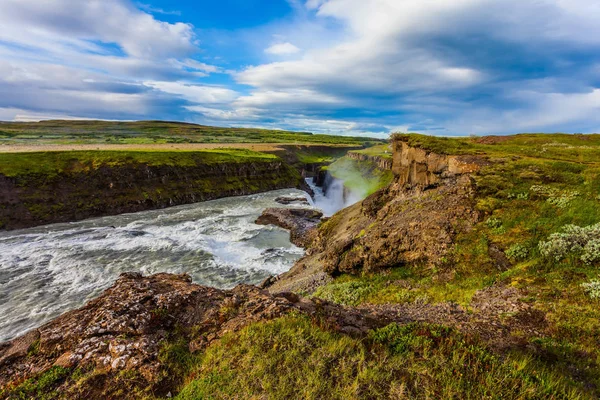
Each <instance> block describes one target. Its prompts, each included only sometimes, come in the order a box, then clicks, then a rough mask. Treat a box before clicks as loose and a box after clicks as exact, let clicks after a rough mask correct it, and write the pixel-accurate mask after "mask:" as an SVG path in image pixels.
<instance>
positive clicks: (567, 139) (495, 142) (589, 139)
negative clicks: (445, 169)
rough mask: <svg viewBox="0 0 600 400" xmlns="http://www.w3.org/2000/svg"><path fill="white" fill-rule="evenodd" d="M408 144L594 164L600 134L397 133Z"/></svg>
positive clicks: (599, 154)
mask: <svg viewBox="0 0 600 400" xmlns="http://www.w3.org/2000/svg"><path fill="white" fill-rule="evenodd" d="M394 137H395V138H400V139H402V140H405V141H406V142H407V143H408V144H409V145H410V146H411V147H420V148H423V149H426V150H431V151H432V152H434V153H438V154H456V155H459V154H464V155H466V154H471V155H474V154H485V155H489V156H494V157H503V156H524V157H534V158H544V159H553V160H564V161H569V162H580V163H595V162H598V160H600V134H595V135H569V134H561V133H557V134H551V135H549V134H541V133H524V134H520V135H513V136H487V137H469V138H466V137H465V138H444V137H436V136H426V135H419V134H416V133H411V134H396V135H394Z"/></svg>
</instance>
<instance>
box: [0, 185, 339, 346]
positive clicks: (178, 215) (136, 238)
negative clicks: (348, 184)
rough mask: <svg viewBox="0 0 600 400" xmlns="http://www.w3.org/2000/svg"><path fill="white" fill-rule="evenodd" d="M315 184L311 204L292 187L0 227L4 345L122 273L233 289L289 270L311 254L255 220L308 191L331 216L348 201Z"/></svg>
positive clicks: (286, 235) (90, 296)
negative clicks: (172, 276) (163, 275)
mask: <svg viewBox="0 0 600 400" xmlns="http://www.w3.org/2000/svg"><path fill="white" fill-rule="evenodd" d="M307 181H308V182H309V183H311V182H310V181H309V180H307ZM311 186H312V188H313V190H314V191H315V200H314V203H313V201H312V199H310V197H309V196H308V195H307V194H306V193H305V192H302V191H300V190H296V189H286V190H277V191H272V192H267V193H261V194H256V195H251V196H243V197H230V198H224V199H219V200H214V201H208V202H204V203H196V204H191V205H185V206H179V207H173V208H168V209H164V210H153V211H144V212H139V213H134V214H123V215H117V216H110V217H103V218H94V219H89V220H85V221H80V222H73V223H66V224H55V225H47V226H42V227H37V228H30V229H24V230H19V231H10V232H0V342H2V341H5V340H9V339H11V338H14V337H16V336H19V335H21V334H23V333H25V332H26V331H28V330H29V329H32V328H35V327H38V326H40V325H42V324H44V323H45V322H48V321H50V320H52V319H53V318H56V317H57V316H59V315H61V314H63V313H64V312H67V311H70V310H73V309H75V308H77V307H80V306H82V305H83V304H85V303H86V302H87V301H89V300H91V299H93V298H94V297H97V296H98V295H99V294H100V293H101V292H102V291H103V290H105V289H106V288H108V287H109V286H111V285H112V284H113V283H114V281H115V279H116V278H117V277H118V276H119V275H120V274H121V273H123V272H132V271H138V272H141V273H142V274H144V275H149V274H154V273H158V272H169V273H177V274H181V273H187V274H189V275H191V277H192V279H193V281H194V282H195V283H199V284H202V285H209V286H214V287H217V288H223V289H227V288H231V287H234V286H235V285H237V284H240V283H248V284H257V283H259V282H261V281H262V280H264V279H265V278H267V277H268V276H270V275H276V274H280V273H283V272H285V271H287V270H289V269H290V268H291V267H292V265H293V264H294V263H295V262H296V261H297V260H298V259H299V258H300V257H302V255H303V254H304V251H303V250H302V249H300V248H298V247H296V246H294V245H293V244H292V243H290V241H289V233H288V232H287V231H285V230H283V229H280V228H278V227H275V226H260V225H256V224H254V221H255V220H256V218H258V216H259V215H260V214H261V213H262V212H263V211H264V209H266V208H267V207H286V206H282V205H281V204H278V203H276V202H275V199H276V198H277V197H279V196H296V197H297V196H304V197H305V198H307V199H309V201H310V202H311V206H316V207H317V208H320V209H322V210H323V211H324V213H325V215H332V214H333V213H335V212H336V211H338V210H339V209H341V208H342V207H343V206H344V204H343V202H341V201H340V200H339V199H338V197H340V194H339V193H336V192H335V191H330V193H328V196H323V193H322V191H321V190H320V189H319V188H316V187H314V185H312V183H311ZM287 207H298V205H297V204H292V205H290V206H287Z"/></svg>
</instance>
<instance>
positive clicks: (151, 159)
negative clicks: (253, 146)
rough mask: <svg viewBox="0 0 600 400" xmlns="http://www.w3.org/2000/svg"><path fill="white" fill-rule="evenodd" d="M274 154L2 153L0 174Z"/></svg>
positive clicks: (230, 160) (265, 158) (238, 151)
mask: <svg viewBox="0 0 600 400" xmlns="http://www.w3.org/2000/svg"><path fill="white" fill-rule="evenodd" d="M278 159H279V158H278V157H277V156H275V155H273V154H266V153H259V152H255V151H250V150H242V149H216V150H202V151H194V152H192V151H176V152H171V151H61V152H40V153H0V174H3V175H5V176H19V175H21V176H22V175H32V174H39V175H46V176H52V175H56V174H59V173H62V172H87V171H90V170H95V169H98V168H99V167H101V166H108V167H115V166H122V165H127V164H144V165H148V166H174V167H191V166H196V165H214V164H220V163H247V162H271V161H276V160H278Z"/></svg>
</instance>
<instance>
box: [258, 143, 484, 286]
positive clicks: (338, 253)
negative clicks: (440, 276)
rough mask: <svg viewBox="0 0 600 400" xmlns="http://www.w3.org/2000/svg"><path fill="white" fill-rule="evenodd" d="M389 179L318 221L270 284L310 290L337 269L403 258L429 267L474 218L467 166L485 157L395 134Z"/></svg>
mask: <svg viewBox="0 0 600 400" xmlns="http://www.w3.org/2000/svg"><path fill="white" fill-rule="evenodd" d="M392 146H393V158H392V166H391V168H392V171H393V173H394V176H395V179H394V181H393V183H392V184H391V185H389V186H387V187H385V188H384V189H382V190H379V191H378V192H376V193H374V194H373V195H371V196H369V197H368V198H367V199H365V200H364V201H363V202H361V203H358V204H355V205H354V206H351V207H348V208H346V209H344V210H342V211H340V212H338V213H337V214H335V215H334V216H333V217H332V218H331V219H330V220H328V221H327V222H325V223H323V224H322V225H321V226H320V227H319V229H318V233H317V235H316V239H315V240H314V241H313V242H312V244H311V245H310V246H309V247H308V248H307V255H306V256H305V257H304V258H303V259H301V260H300V261H298V263H297V264H296V265H295V266H294V267H293V268H292V269H291V270H290V271H289V272H287V273H285V274H283V275H281V276H280V277H279V278H278V280H277V281H276V282H275V283H274V284H273V285H272V286H271V287H270V288H269V290H271V291H273V292H278V291H299V292H312V291H314V290H315V288H317V287H319V286H321V285H323V284H325V283H327V282H329V281H330V280H331V277H332V276H335V275H339V274H340V273H358V272H373V271H378V270H381V269H384V268H394V267H399V266H402V265H405V264H422V265H423V267H429V268H432V267H434V266H436V265H438V264H440V263H442V262H444V260H445V256H446V254H447V252H448V249H449V248H450V246H451V245H452V243H453V238H454V237H455V236H456V234H457V233H459V232H461V231H465V230H469V229H470V228H471V227H472V226H473V225H474V224H475V223H476V222H477V221H478V220H479V214H478V212H477V211H476V210H475V207H474V190H473V185H472V180H471V177H470V174H472V173H474V172H477V171H478V170H479V169H480V168H481V167H482V166H483V165H486V164H487V163H488V161H487V160H486V159H485V158H484V157H477V156H455V155H445V154H437V153H434V152H431V151H427V150H424V149H420V148H415V147H411V146H409V145H408V144H407V142H406V141H405V140H403V138H402V137H396V138H395V139H394V140H393V142H392Z"/></svg>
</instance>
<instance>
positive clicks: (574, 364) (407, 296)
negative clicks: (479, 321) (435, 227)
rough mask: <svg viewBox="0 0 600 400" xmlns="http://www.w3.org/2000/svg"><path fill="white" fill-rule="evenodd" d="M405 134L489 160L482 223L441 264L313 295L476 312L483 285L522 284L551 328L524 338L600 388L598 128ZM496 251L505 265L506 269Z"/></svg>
mask: <svg viewBox="0 0 600 400" xmlns="http://www.w3.org/2000/svg"><path fill="white" fill-rule="evenodd" d="M402 136H403V138H404V139H405V140H408V142H409V143H410V144H411V145H413V146H418V147H422V148H426V149H430V150H432V151H435V152H439V153H447V154H479V155H481V156H483V157H485V158H486V159H487V160H488V164H487V165H485V166H484V167H483V168H482V169H481V171H480V172H479V173H477V174H475V175H474V184H475V190H476V192H475V203H476V209H477V210H478V212H479V213H480V223H478V224H477V225H476V226H475V228H474V229H473V230H471V231H469V232H465V233H462V234H460V235H459V236H458V237H457V238H456V239H455V241H454V246H453V247H452V248H451V249H450V252H449V254H448V255H447V257H446V258H445V259H444V262H442V263H440V265H438V266H436V267H435V268H424V267H423V266H422V265H406V266H403V267H393V266H391V269H390V270H389V271H387V272H385V273H378V274H364V275H362V276H347V275H345V276H340V277H337V278H336V279H335V280H334V281H333V282H332V283H330V284H328V285H326V286H324V287H321V288H319V289H318V290H317V292H316V293H315V294H314V296H316V297H322V298H325V299H328V300H331V301H335V302H338V303H341V304H349V305H360V304H384V303H414V302H417V303H418V302H426V303H431V304H435V303H440V302H456V303H458V304H461V305H462V306H464V307H466V308H467V309H468V308H469V307H470V305H471V300H472V297H473V295H474V294H475V293H476V292H477V291H478V290H482V289H485V288H488V287H490V286H492V285H502V286H506V287H514V288H517V289H519V290H520V291H521V293H524V294H525V296H524V297H523V298H522V299H521V301H527V302H528V303H529V304H531V305H532V306H533V307H534V308H535V309H536V310H539V311H541V312H543V313H544V314H545V315H546V320H547V323H548V324H549V326H548V328H546V329H544V328H542V331H543V333H542V332H540V337H528V338H526V340H528V341H529V342H530V343H531V344H535V346H536V347H537V348H538V349H539V351H540V352H541V353H543V354H545V356H543V357H542V362H543V363H547V365H552V366H554V368H555V369H556V370H559V369H565V370H571V371H578V372H577V373H575V374H574V375H576V376H577V379H578V380H580V382H585V383H580V384H581V385H584V384H585V385H588V387H592V388H594V390H597V389H598V388H600V366H599V365H598V364H599V363H598V361H600V349H599V347H598V343H600V325H599V324H598V323H597V321H599V320H600V307H599V305H600V303H599V301H600V300H599V299H600V289H599V288H600V284H599V283H598V282H599V280H598V279H599V275H600V231H599V229H598V226H599V225H598V224H599V222H600V135H587V136H582V135H537V134H527V135H517V136H514V137H507V138H458V139H450V138H432V137H427V136H421V135H402ZM367 234H368V232H367ZM492 249H496V250H499V251H501V252H502V253H503V254H504V255H505V256H506V259H507V261H508V265H507V266H505V267H502V268H501V267H499V266H498V261H497V259H495V257H494V256H493V250H492ZM502 253H501V254H502ZM513 334H514V335H515V336H518V335H520V333H519V332H513Z"/></svg>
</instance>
